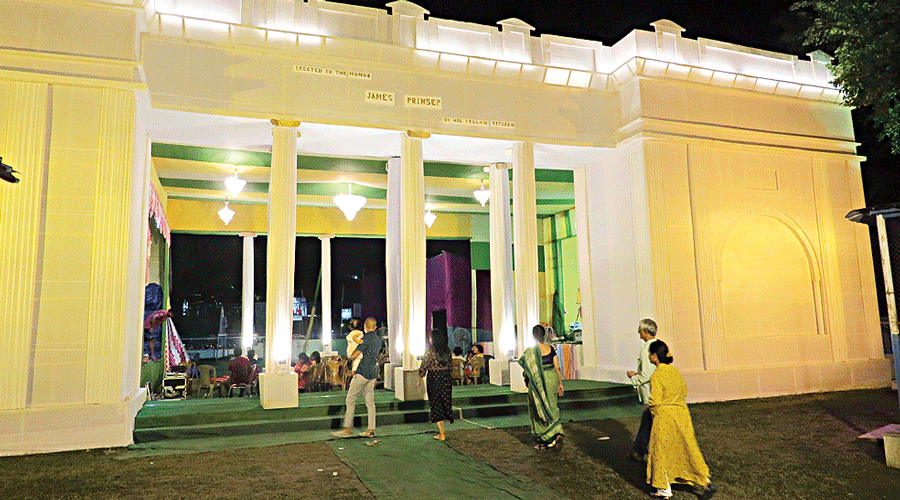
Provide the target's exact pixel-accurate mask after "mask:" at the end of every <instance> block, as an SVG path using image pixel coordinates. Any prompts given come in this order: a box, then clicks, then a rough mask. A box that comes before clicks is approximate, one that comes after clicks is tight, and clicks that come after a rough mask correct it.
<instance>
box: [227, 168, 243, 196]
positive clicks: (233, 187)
mask: <svg viewBox="0 0 900 500" xmlns="http://www.w3.org/2000/svg"><path fill="white" fill-rule="evenodd" d="M246 185H247V181H245V180H244V179H240V178H238V176H237V167H234V176H232V177H228V178H227V179H225V188H226V189H228V191H229V192H230V193H231V196H237V195H238V193H240V192H241V191H243V190H244V186H246Z"/></svg>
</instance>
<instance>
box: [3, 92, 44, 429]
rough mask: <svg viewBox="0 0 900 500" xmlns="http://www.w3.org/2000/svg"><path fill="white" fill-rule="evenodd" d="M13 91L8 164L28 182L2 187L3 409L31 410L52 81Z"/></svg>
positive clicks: (9, 125)
mask: <svg viewBox="0 0 900 500" xmlns="http://www.w3.org/2000/svg"><path fill="white" fill-rule="evenodd" d="M11 93H12V96H11V98H10V107H9V109H8V110H6V112H7V113H8V114H9V115H8V116H9V119H8V121H7V129H6V140H7V144H15V145H16V147H15V148H13V149H10V150H8V151H7V152H5V153H3V163H6V164H7V165H11V166H12V167H13V168H15V169H16V170H18V171H19V172H22V174H19V175H20V176H21V177H22V182H20V183H19V184H6V185H4V186H0V238H2V241H3V248H4V250H3V251H2V252H0V311H3V313H2V314H0V366H3V367H4V371H5V374H6V376H5V380H4V382H3V383H2V384H0V410H15V409H21V408H25V406H26V399H27V395H28V386H29V380H28V379H29V373H30V371H31V370H29V360H30V356H31V345H32V341H31V339H32V336H33V335H34V318H35V307H36V306H37V298H38V297H37V296H38V292H37V290H36V286H37V283H38V274H37V273H38V270H39V268H40V264H39V259H40V255H41V222H42V218H43V214H42V208H41V201H42V199H43V194H44V189H45V187H44V186H45V177H44V172H45V170H46V165H45V164H44V151H45V149H44V147H45V145H46V142H47V106H48V87H47V85H46V84H39V83H24V82H15V83H13V84H12V86H11ZM0 434H2V433H0Z"/></svg>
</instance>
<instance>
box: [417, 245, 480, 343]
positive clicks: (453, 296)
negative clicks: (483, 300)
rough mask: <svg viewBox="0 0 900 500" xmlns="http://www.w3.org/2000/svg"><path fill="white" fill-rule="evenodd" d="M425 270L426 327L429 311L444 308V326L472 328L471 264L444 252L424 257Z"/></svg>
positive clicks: (464, 259)
mask: <svg viewBox="0 0 900 500" xmlns="http://www.w3.org/2000/svg"><path fill="white" fill-rule="evenodd" d="M426 265H427V267H426V271H425V283H426V291H425V303H426V305H427V306H426V310H427V312H428V314H427V315H426V317H427V319H426V322H427V327H428V328H429V329H430V328H431V313H433V312H434V311H440V310H442V309H446V310H447V326H448V327H462V328H471V327H472V271H471V269H472V266H471V264H470V263H469V259H466V258H463V257H459V256H457V255H453V254H452V253H447V252H444V253H442V254H440V255H437V256H435V257H432V258H430V259H428V262H427V264H426Z"/></svg>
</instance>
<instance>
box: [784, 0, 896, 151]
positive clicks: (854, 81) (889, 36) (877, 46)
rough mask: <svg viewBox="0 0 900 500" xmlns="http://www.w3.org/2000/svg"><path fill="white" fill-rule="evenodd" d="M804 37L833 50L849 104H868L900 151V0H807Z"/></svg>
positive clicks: (836, 77) (836, 73)
mask: <svg viewBox="0 0 900 500" xmlns="http://www.w3.org/2000/svg"><path fill="white" fill-rule="evenodd" d="M793 9H794V10H795V11H805V12H809V13H812V15H813V16H814V20H813V22H812V24H811V26H810V27H809V28H808V29H807V30H806V33H805V41H806V43H807V44H809V45H811V46H815V47H817V48H820V49H822V50H824V51H826V52H829V53H832V54H834V60H833V62H832V65H831V71H832V74H833V75H834V82H833V83H834V84H835V85H837V86H838V87H840V89H841V92H842V94H843V96H844V102H845V103H846V104H847V105H848V106H858V107H868V108H870V109H871V111H872V114H871V118H872V120H873V121H874V122H875V124H876V125H877V126H878V127H879V128H880V129H881V132H882V134H883V135H884V136H885V137H886V138H887V139H888V140H889V141H890V143H891V149H892V150H893V152H894V153H900V0H819V1H813V0H804V1H801V2H798V3H796V4H795V5H794V6H793Z"/></svg>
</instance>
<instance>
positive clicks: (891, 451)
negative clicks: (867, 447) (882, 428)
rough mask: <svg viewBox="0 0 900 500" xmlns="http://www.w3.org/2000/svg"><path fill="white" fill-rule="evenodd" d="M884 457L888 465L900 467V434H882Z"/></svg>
mask: <svg viewBox="0 0 900 500" xmlns="http://www.w3.org/2000/svg"><path fill="white" fill-rule="evenodd" d="M884 458H885V462H886V463H887V466H888V467H893V468H895V469H900V434H897V433H888V434H885V435H884Z"/></svg>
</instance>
